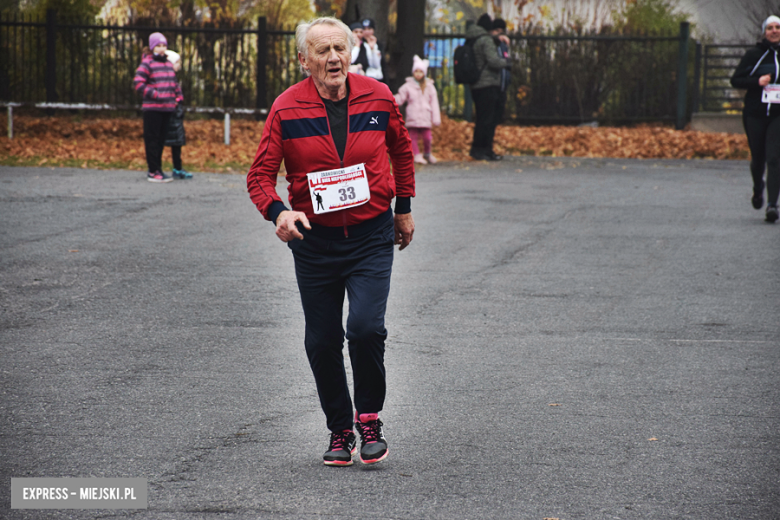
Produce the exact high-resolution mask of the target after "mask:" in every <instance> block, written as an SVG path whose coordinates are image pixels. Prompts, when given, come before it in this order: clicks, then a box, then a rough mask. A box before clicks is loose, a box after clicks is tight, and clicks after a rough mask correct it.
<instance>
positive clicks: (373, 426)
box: [355, 413, 388, 464]
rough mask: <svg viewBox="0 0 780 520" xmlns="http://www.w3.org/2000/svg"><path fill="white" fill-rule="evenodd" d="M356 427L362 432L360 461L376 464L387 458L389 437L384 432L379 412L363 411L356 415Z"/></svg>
mask: <svg viewBox="0 0 780 520" xmlns="http://www.w3.org/2000/svg"><path fill="white" fill-rule="evenodd" d="M355 427H356V428H357V431H358V433H360V462H362V463H363V464H375V463H377V462H381V461H383V460H385V459H386V458H387V454H388V450H387V439H385V435H384V433H382V421H380V420H379V414H376V413H363V414H360V415H359V416H357V417H356V419H355Z"/></svg>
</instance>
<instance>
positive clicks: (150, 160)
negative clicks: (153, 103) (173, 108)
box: [144, 110, 173, 173]
mask: <svg viewBox="0 0 780 520" xmlns="http://www.w3.org/2000/svg"><path fill="white" fill-rule="evenodd" d="M171 114H173V112H157V111H155V110H146V111H144V147H145V148H146V164H147V166H149V172H150V173H154V172H156V171H162V153H163V148H165V132H166V131H167V130H168V121H169V120H170V119H171Z"/></svg>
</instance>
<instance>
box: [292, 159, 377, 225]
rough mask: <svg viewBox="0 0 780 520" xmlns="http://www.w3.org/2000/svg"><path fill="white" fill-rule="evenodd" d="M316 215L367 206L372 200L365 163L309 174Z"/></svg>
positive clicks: (312, 202) (310, 191)
mask: <svg viewBox="0 0 780 520" xmlns="http://www.w3.org/2000/svg"><path fill="white" fill-rule="evenodd" d="M306 176H307V177H308V178H309V193H310V194H311V204H312V206H313V207H314V213H315V214H317V215H320V214H322V213H330V212H332V211H339V210H342V209H347V208H353V207H355V206H360V205H362V204H365V203H366V202H368V201H369V199H370V198H371V192H370V191H369V189H368V176H367V175H366V165H365V164H364V163H360V164H356V165H354V166H348V167H346V168H339V169H336V170H328V171H324V172H314V173H307V174H306Z"/></svg>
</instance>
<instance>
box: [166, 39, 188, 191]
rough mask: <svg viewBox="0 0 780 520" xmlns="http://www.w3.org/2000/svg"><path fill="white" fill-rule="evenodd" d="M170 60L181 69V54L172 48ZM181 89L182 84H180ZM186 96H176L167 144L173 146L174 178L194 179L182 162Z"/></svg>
mask: <svg viewBox="0 0 780 520" xmlns="http://www.w3.org/2000/svg"><path fill="white" fill-rule="evenodd" d="M165 55H166V56H168V61H170V62H171V63H172V64H173V70H174V71H175V72H179V71H180V70H181V56H179V53H177V52H173V51H172V50H167V51H165ZM179 90H181V84H179ZM183 103H184V97H183V96H181V97H178V98H176V110H174V111H173V114H171V119H170V121H169V122H168V131H167V132H166V134H165V146H170V147H171V157H172V159H173V178H174V179H192V174H191V173H190V172H188V171H187V170H185V169H184V167H183V166H182V162H181V147H182V146H184V145H185V144H187V136H186V134H185V133H184V105H183Z"/></svg>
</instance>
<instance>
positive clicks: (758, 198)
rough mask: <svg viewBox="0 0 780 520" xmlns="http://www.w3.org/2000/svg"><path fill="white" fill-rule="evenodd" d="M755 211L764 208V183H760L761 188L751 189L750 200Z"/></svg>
mask: <svg viewBox="0 0 780 520" xmlns="http://www.w3.org/2000/svg"><path fill="white" fill-rule="evenodd" d="M750 202H751V203H752V204H753V207H754V208H755V209H761V208H762V207H763V206H764V183H761V187H760V188H759V187H758V186H754V187H753V198H752V199H750Z"/></svg>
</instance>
